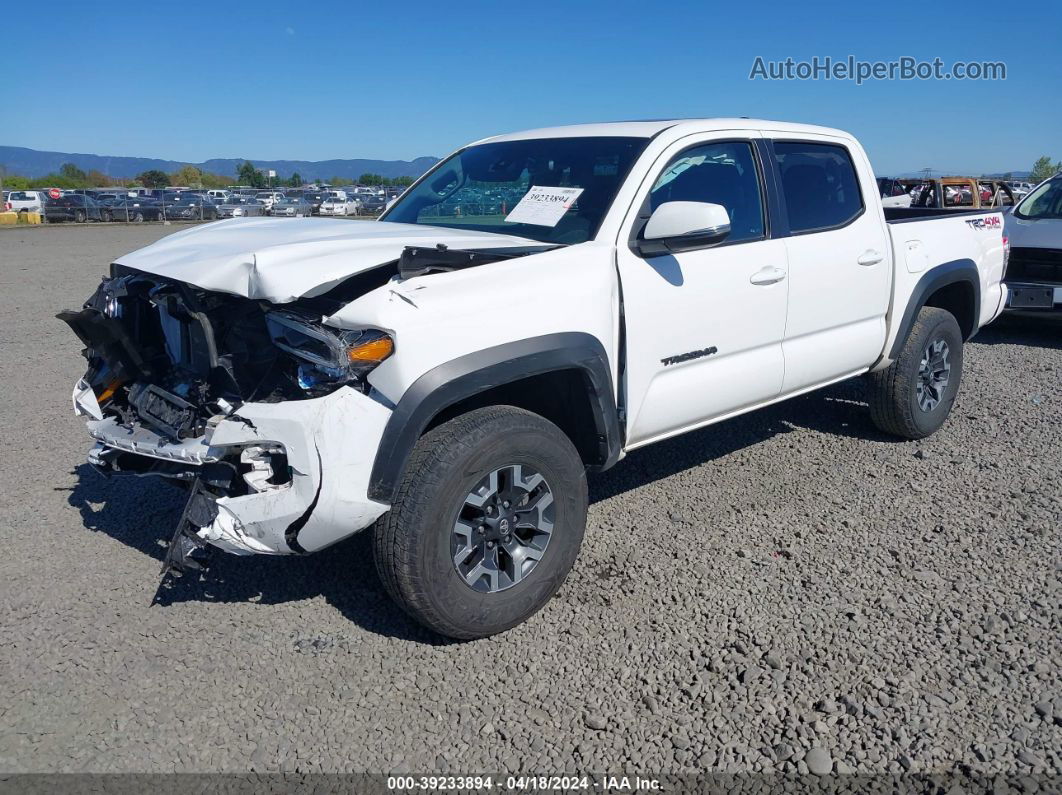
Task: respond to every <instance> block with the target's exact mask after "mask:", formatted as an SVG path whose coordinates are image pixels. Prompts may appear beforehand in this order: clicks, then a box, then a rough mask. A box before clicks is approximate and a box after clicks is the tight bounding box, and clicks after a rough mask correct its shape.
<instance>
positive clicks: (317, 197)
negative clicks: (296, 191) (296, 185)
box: [302, 190, 328, 215]
mask: <svg viewBox="0 0 1062 795" xmlns="http://www.w3.org/2000/svg"><path fill="white" fill-rule="evenodd" d="M302 198H304V199H305V200H306V201H307V202H309V203H310V211H311V212H312V213H313V214H314V215H318V214H319V213H320V211H321V205H322V204H324V201H325V199H327V198H328V194H327V193H325V192H324V191H319V190H307V191H303V194H302Z"/></svg>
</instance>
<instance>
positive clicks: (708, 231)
mask: <svg viewBox="0 0 1062 795" xmlns="http://www.w3.org/2000/svg"><path fill="white" fill-rule="evenodd" d="M729 234H730V215H729V214H728V213H727V211H726V208H725V207H724V206H723V205H721V204H712V203H710V202H685V201H673V202H664V203H663V204H661V205H660V206H659V207H657V208H656V209H655V210H654V211H653V214H652V215H651V216H649V220H648V221H647V222H646V224H645V228H644V229H643V230H642V234H641V236H640V237H639V239H638V240H636V241H635V242H634V246H635V247H636V248H637V252H638V254H640V255H641V256H643V257H657V256H660V255H662V254H677V253H679V252H682V251H694V250H696V249H700V248H708V247H710V246H714V245H717V244H718V243H721V242H723V240H725V239H726V237H727V235H729Z"/></svg>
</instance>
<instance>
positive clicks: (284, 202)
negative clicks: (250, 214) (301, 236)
mask: <svg viewBox="0 0 1062 795" xmlns="http://www.w3.org/2000/svg"><path fill="white" fill-rule="evenodd" d="M269 214H270V215H276V216H287V217H291V218H295V217H297V218H309V217H310V216H311V215H313V207H312V206H311V205H310V203H309V202H308V201H306V199H304V198H302V197H301V196H285V197H284V198H282V199H279V200H277V201H275V202H273V206H272V208H270V210H269Z"/></svg>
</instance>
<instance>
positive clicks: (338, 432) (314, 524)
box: [75, 385, 391, 555]
mask: <svg viewBox="0 0 1062 795" xmlns="http://www.w3.org/2000/svg"><path fill="white" fill-rule="evenodd" d="M79 387H80V385H79ZM78 396H80V402H79V400H78ZM85 400H86V398H85V394H84V390H83V389H80V388H75V411H77V413H79V414H84V415H86V416H87V417H88V422H87V424H88V429H89V433H90V435H91V436H92V437H93V439H95V440H96V446H95V447H94V448H93V449H92V450H91V451H90V453H89V462H90V463H92V464H94V465H96V466H100V465H104V466H106V464H107V461H108V460H110V459H112V458H114V457H115V456H116V455H118V454H131V455H134V456H138V457H139V458H140V459H146V460H147V462H148V463H150V464H151V465H153V466H160V468H161V470H162V473H163V474H165V473H166V472H173V471H178V472H180V471H184V472H190V473H193V474H192V475H191V476H192V477H194V476H195V475H196V474H198V473H199V472H201V471H204V470H203V468H204V467H207V466H208V465H211V464H216V463H217V462H221V461H224V460H232V459H233V457H234V456H236V457H237V458H238V456H239V452H240V451H241V450H243V449H245V448H247V447H251V446H261V447H278V448H281V449H282V450H283V452H284V453H285V455H286V460H287V464H288V470H289V472H290V480H288V481H287V482H285V483H283V485H279V486H269V485H268V484H266V483H264V482H262V481H259V488H263V489H264V490H261V491H258V490H255V489H251V490H250V491H249V493H247V494H241V495H240V496H218V497H216V499H215V503H216V505H217V508H218V513H217V516H216V518H215V519H214V520H213V522H211V523H210V524H209V525H207V526H205V527H202V528H201V529H200V530H199V532H198V536H199V538H201V539H202V540H203V541H206V542H207V543H209V544H211V545H213V546H216V547H219V548H221V549H224V550H225V551H227V552H233V553H236V554H243V555H246V554H254V553H258V554H272V555H284V554H292V553H297V552H312V551H314V550H317V549H321V548H323V547H326V546H329V545H330V544H333V543H335V542H337V541H339V540H341V539H343V538H345V537H347V536H349V535H353V534H354V533H356V532H358V531H359V530H363V529H364V528H366V527H368V526H369V525H370V524H372V523H373V522H374V521H375V520H376V519H377V518H378V517H379V516H380V515H381V514H383V513H384V512H385V511H386V510H387V508H388V506H387V505H385V504H383V503H380V502H376V501H374V500H371V499H369V497H368V496H367V495H368V486H369V475H370V473H371V471H372V466H373V462H374V460H375V457H376V450H377V448H378V447H379V443H380V439H381V437H382V436H383V430H384V426H385V425H386V423H387V420H388V418H389V417H390V415H391V412H390V410H389V409H387V408H385V407H384V406H382V405H381V404H379V403H377V402H376V401H375V400H373V399H372V398H370V397H368V396H366V395H364V394H362V393H361V392H358V391H356V390H353V389H351V388H349V387H341V388H339V389H338V390H336V391H335V392H333V393H332V394H330V395H327V396H326V397H322V398H314V399H309V400H292V401H286V402H281V403H245V404H244V405H242V406H241V407H240V408H239V409H237V410H236V411H235V412H233V413H232V414H230V415H229V416H228V417H226V418H224V419H221V420H220V421H219V422H218V423H217V424H216V425H215V426H214V427H213V429H212V431H208V433H207V434H205V435H204V436H201V437H198V438H195V439H185V440H180V441H174V440H167V439H165V438H163V437H162V436H160V435H159V434H157V433H155V432H154V431H153V430H151V429H150V428H147V427H144V426H142V425H138V426H135V427H134V428H132V429H130V428H127V427H123V426H121V425H119V424H118V422H117V421H116V420H114V419H113V418H110V417H106V418H103V419H98V418H97V417H95V416H93V414H95V413H98V408H96V411H92V409H93V406H92V405H91V404H86V403H85ZM91 400H92V402H94V398H92V399H91ZM158 462H163V463H162V464H161V465H159V464H158ZM238 477H242V476H238Z"/></svg>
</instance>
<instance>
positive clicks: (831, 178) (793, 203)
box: [774, 141, 863, 232]
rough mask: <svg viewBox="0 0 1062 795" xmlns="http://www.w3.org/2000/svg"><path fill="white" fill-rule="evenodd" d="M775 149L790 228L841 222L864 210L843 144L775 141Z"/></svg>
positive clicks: (807, 229)
mask: <svg viewBox="0 0 1062 795" xmlns="http://www.w3.org/2000/svg"><path fill="white" fill-rule="evenodd" d="M774 153H775V159H776V160H777V161H778V169H779V171H780V172H781V175H782V193H783V194H784V195H785V205H786V214H787V215H788V217H789V229H790V231H791V232H811V231H814V230H816V229H832V228H835V227H838V226H844V225H845V224H847V223H848V222H850V221H851V220H852V219H854V218H856V217H857V216H858V215H859V214H860V213H862V212H863V197H862V196H861V195H860V193H859V180H858V179H857V178H856V173H855V166H854V165H852V157H851V155H849V154H848V150H847V149H845V148H844V147H843V146H834V145H832V144H814V143H808V142H805V141H778V142H775V144H774Z"/></svg>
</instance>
